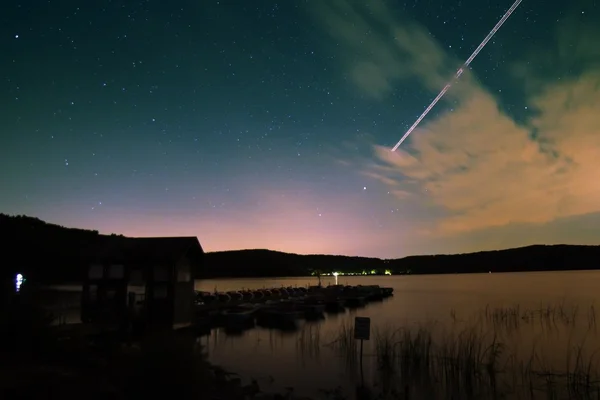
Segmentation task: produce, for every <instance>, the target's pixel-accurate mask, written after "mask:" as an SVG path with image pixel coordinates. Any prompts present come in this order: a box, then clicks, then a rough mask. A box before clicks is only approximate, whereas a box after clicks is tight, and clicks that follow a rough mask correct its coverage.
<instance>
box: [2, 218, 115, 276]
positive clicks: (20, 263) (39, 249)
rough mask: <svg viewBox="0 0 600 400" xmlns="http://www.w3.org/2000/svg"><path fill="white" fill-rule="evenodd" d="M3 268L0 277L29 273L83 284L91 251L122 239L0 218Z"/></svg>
mask: <svg viewBox="0 0 600 400" xmlns="http://www.w3.org/2000/svg"><path fill="white" fill-rule="evenodd" d="M0 237H2V242H1V243H2V256H3V261H2V264H3V267H2V268H1V271H0V273H1V274H2V275H4V276H6V275H11V276H14V274H16V273H24V272H27V273H28V276H29V277H30V278H32V279H36V280H39V281H46V282H50V281H52V282H69V281H80V280H81V273H82V271H83V270H84V269H83V268H84V267H82V265H88V264H89V261H88V259H89V253H90V252H89V249H90V248H92V247H94V246H95V245H97V244H98V243H100V242H101V241H106V240H115V239H118V238H122V237H123V236H122V235H100V234H99V233H98V231H91V230H86V229H75V228H65V227H63V226H60V225H55V224H49V223H47V222H44V221H42V220H40V219H37V218H33V217H27V216H22V215H19V216H8V215H4V214H0Z"/></svg>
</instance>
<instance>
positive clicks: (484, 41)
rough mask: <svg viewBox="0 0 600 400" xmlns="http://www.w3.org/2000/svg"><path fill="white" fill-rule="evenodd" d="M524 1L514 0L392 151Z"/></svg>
mask: <svg viewBox="0 0 600 400" xmlns="http://www.w3.org/2000/svg"><path fill="white" fill-rule="evenodd" d="M522 1H523V0H516V1H515V2H514V4H513V5H512V6H511V7H510V8H509V9H508V11H507V12H506V13H505V14H504V16H503V17H502V18H501V19H500V21H498V23H497V24H496V26H494V29H492V30H491V31H490V33H488V35H487V36H486V37H485V39H483V42H481V44H479V46H477V48H476V49H475V51H474V52H473V54H471V56H470V57H469V58H467V61H465V63H464V64H463V66H462V67H460V68H459V69H458V71H456V74H455V75H454V78H452V80H451V81H450V82H448V83H447V84H446V86H444V88H443V89H442V91H441V92H440V94H438V95H437V97H436V98H435V99H433V101H432V102H431V104H430V105H429V106H428V107H427V108H426V109H425V111H423V114H421V116H420V117H419V118H417V120H416V121H415V123H414V124H412V126H411V127H410V128H409V129H408V130H407V131H406V133H405V134H404V136H402V138H401V139H400V140H399V141H398V143H396V145H395V146H394V147H393V148H392V151H396V149H397V148H398V147H399V146H400V145H401V144H402V142H404V140H405V139H406V138H407V137H408V135H410V134H411V132H412V131H414V130H415V128H416V127H417V125H419V123H420V122H421V121H422V120H423V118H425V116H426V115H427V114H428V113H429V111H431V109H432V108H433V107H434V106H435V105H436V104H437V102H438V101H440V99H441V98H442V97H443V96H444V94H446V92H447V91H448V89H450V87H451V86H452V84H453V83H454V81H455V80H457V79H458V78H460V76H461V75H462V74H463V72H464V70H465V69H466V68H468V67H469V64H471V62H472V61H473V60H474V59H475V57H477V54H479V52H480V51H481V50H483V48H484V47H485V45H486V44H487V43H488V42H489V41H490V39H492V37H493V36H494V34H495V33H496V32H498V29H500V27H501V26H502V24H504V22H506V20H507V19H508V17H510V15H511V14H512V13H513V11H515V10H516V9H517V7H519V4H521V2H522Z"/></svg>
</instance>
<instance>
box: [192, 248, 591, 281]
mask: <svg viewBox="0 0 600 400" xmlns="http://www.w3.org/2000/svg"><path fill="white" fill-rule="evenodd" d="M206 265H207V268H206V269H205V271H204V273H203V275H204V276H206V277H215V278H216V277H223V276H232V277H233V276H236V277H242V276H245V277H251V276H302V275H308V274H310V273H314V272H321V273H331V272H334V271H337V272H344V273H362V272H363V271H365V272H367V273H370V272H371V271H372V270H375V271H376V272H377V273H380V274H381V273H384V271H386V270H388V271H390V272H391V273H392V274H412V275H417V274H453V273H488V272H527V271H562V270H586V269H587V270H589V269H600V246H573V245H554V246H545V245H535V246H528V247H521V248H516V249H508V250H498V251H483V252H478V253H469V254H454V255H433V256H409V257H404V258H400V259H394V260H381V259H378V258H366V257H346V256H329V255H298V254H288V253H280V252H275V251H269V250H240V251H224V252H216V253H207V254H206Z"/></svg>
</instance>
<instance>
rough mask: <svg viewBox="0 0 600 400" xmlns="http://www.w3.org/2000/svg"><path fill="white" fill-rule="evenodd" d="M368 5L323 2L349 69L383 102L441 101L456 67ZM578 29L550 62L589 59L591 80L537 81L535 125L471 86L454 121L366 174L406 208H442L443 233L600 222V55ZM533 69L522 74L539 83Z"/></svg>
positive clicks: (532, 98)
mask: <svg viewBox="0 0 600 400" xmlns="http://www.w3.org/2000/svg"><path fill="white" fill-rule="evenodd" d="M364 4H368V5H369V6H368V9H367V6H366V5H363V4H362V3H360V4H359V2H354V1H350V0H347V1H345V0H332V1H323V2H321V6H320V9H319V12H320V15H321V18H322V20H323V23H324V24H325V26H326V27H328V30H329V32H330V33H331V35H332V36H333V37H334V38H336V39H337V40H339V45H340V46H344V48H345V51H347V52H348V53H346V54H351V56H350V55H348V56H347V57H346V59H345V60H346V62H347V64H346V65H347V67H348V68H349V69H350V70H351V71H352V73H351V76H352V77H353V80H354V83H355V84H356V85H357V86H358V87H359V88H360V89H362V90H364V92H365V93H366V94H369V95H371V96H373V97H375V98H382V97H383V96H385V94H386V93H387V92H388V91H389V90H390V88H392V87H393V86H394V85H395V84H397V83H398V82H397V81H398V80H400V79H402V78H406V77H408V76H411V77H415V78H418V79H419V80H420V81H421V82H422V83H423V84H424V85H425V86H426V87H428V88H430V89H432V90H433V89H436V90H439V89H440V88H441V87H442V86H443V84H444V82H445V80H446V79H447V77H448V72H450V71H451V69H450V70H448V68H447V67H448V66H453V65H456V60H453V59H452V58H451V57H449V56H448V55H447V54H446V53H445V52H444V50H443V49H442V48H441V47H440V46H439V45H438V44H437V43H436V42H435V40H434V39H433V38H432V37H431V36H430V35H428V34H427V32H426V31H425V30H424V29H423V28H422V27H419V26H418V25H416V24H414V23H406V22H404V21H402V22H398V21H394V20H393V19H392V15H393V13H391V12H390V11H389V10H387V9H386V6H385V3H384V2H383V1H378V0H377V1H373V2H364ZM572 28H573V27H572V26H571V29H569V27H568V26H567V27H565V26H564V25H563V26H561V27H560V30H561V34H560V38H561V39H560V40H559V41H558V43H557V46H556V49H554V50H555V53H554V54H555V55H554V56H552V57H548V59H551V58H554V59H557V60H558V59H560V60H563V61H564V62H563V65H565V66H568V65H569V63H572V62H573V58H574V57H575V58H579V59H582V58H586V61H587V62H586V64H578V65H586V69H585V70H581V71H579V73H577V74H571V75H570V76H569V77H568V78H566V79H564V78H563V79H562V80H558V81H552V82H549V81H547V80H546V81H543V82H542V81H540V80H537V81H536V85H534V86H531V88H530V89H531V92H529V98H528V106H529V109H530V110H531V111H535V117H532V118H530V119H529V120H528V121H526V122H525V123H521V124H519V123H517V122H516V121H515V119H514V118H513V117H512V116H510V115H507V114H506V113H505V112H504V111H502V109H501V108H500V107H499V106H498V101H497V99H496V98H495V97H494V96H493V95H492V94H491V93H490V92H489V91H488V90H486V89H485V88H484V87H483V86H482V85H480V84H479V82H478V81H477V80H476V79H475V77H474V76H472V75H470V74H466V76H463V78H461V81H460V83H458V84H457V85H455V87H453V88H452V91H451V92H452V93H450V95H451V96H453V97H454V99H455V100H457V102H458V106H457V107H455V108H454V110H453V111H448V112H446V113H443V114H442V115H440V116H438V117H437V118H436V119H434V120H429V121H427V122H426V123H424V124H423V125H422V126H421V127H420V128H419V129H418V130H417V131H415V132H414V134H413V135H412V136H411V141H410V142H409V143H405V145H403V147H402V148H401V149H400V150H399V151H398V152H396V153H391V152H390V150H389V149H388V148H383V147H380V146H375V148H374V154H375V161H374V162H370V163H368V165H367V167H366V170H365V171H364V174H365V175H367V176H369V177H371V178H374V179H377V180H378V181H380V182H382V183H383V184H385V185H387V186H388V187H389V188H390V191H391V192H393V193H394V194H396V195H397V197H398V199H399V200H398V201H405V199H407V198H408V197H416V198H418V199H421V200H423V201H426V200H429V201H432V202H433V204H434V205H435V206H436V207H437V208H438V209H439V210H441V211H443V212H442V213H441V214H440V215H441V217H440V218H439V219H438V220H437V222H436V227H435V231H436V232H438V233H466V232H472V231H476V230H483V229H488V228H493V227H501V226H507V225H510V224H529V223H534V224H541V223H548V222H551V221H555V220H557V219H560V218H568V217H573V216H578V215H584V214H588V213H594V212H600V181H599V180H598V179H597V177H598V176H599V175H598V171H599V170H600V72H594V69H593V68H591V66H593V65H596V66H597V65H598V64H597V63H594V61H598V58H599V57H600V53H599V51H598V50H597V49H598V47H597V46H596V47H594V46H592V47H590V46H589V38H587V39H586V38H585V37H582V36H580V34H578V33H577V32H576V30H574V29H572ZM580 32H587V33H586V34H588V35H589V31H588V30H580ZM566 37H568V38H569V43H571V44H570V45H568V44H566V42H565V40H566V39H565V38H566ZM573 43H575V44H576V45H575V47H574V45H573ZM586 43H587V44H586ZM367 49H372V51H367ZM594 57H595V58H594ZM526 65H527V63H526V62H523V63H521V64H520V66H519V67H517V68H515V71H518V72H519V74H520V75H521V76H522V77H525V78H527V79H531V80H532V81H533V80H535V79H534V78H535V76H533V75H532V74H531V70H529V69H528V68H525V66H526ZM596 71H598V70H596ZM507 84H515V82H507ZM400 133H401V132H400ZM407 146H408V147H407Z"/></svg>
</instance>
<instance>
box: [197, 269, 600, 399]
mask: <svg viewBox="0 0 600 400" xmlns="http://www.w3.org/2000/svg"><path fill="white" fill-rule="evenodd" d="M322 283H323V285H327V284H329V283H331V284H334V283H335V282H334V278H333V277H331V278H327V279H325V278H323V279H322ZM338 283H340V284H349V285H358V284H361V285H380V286H385V287H392V288H394V296H393V297H392V298H389V299H387V300H384V301H383V302H375V303H370V304H368V305H367V306H366V307H364V308H360V309H355V310H347V311H346V312H344V313H340V314H336V315H331V314H330V315H326V318H325V320H322V321H320V322H313V323H308V322H305V323H303V324H301V325H300V326H299V328H298V330H297V331H292V332H281V331H276V330H268V329H263V328H258V327H256V328H253V329H250V330H247V331H245V332H243V333H241V334H239V333H238V334H235V335H233V334H227V333H226V332H225V331H224V330H222V329H215V330H213V332H212V333H211V335H210V336H208V337H205V338H203V339H202V342H203V344H204V345H205V348H206V351H207V353H208V357H209V359H210V360H211V361H212V362H214V363H215V364H218V365H220V366H222V367H224V368H225V369H228V370H230V371H232V372H235V373H238V374H240V375H241V376H242V377H243V378H245V379H251V378H252V379H256V380H257V381H258V383H259V384H260V385H261V387H262V388H264V389H266V390H268V391H275V390H278V391H279V390H284V389H285V388H286V387H293V388H294V392H295V393H297V394H301V395H313V396H314V395H315V394H318V393H320V390H321V389H334V388H336V387H342V388H344V389H343V391H344V392H345V393H346V394H348V395H351V396H354V388H355V387H356V386H357V384H359V383H361V382H364V385H365V386H366V387H369V388H370V389H371V390H372V391H375V392H379V391H384V392H387V393H391V392H392V391H393V390H400V391H402V390H410V391H411V393H416V396H419V394H418V393H420V396H425V397H426V398H432V399H433V398H443V396H441V395H440V394H439V393H437V392H436V393H434V392H426V391H427V390H433V389H432V386H436V385H437V384H436V385H432V381H431V379H433V380H434V381H437V382H438V383H439V381H440V380H444V381H445V382H446V385H450V386H452V387H451V388H450V389H448V390H451V391H454V392H456V391H457V390H458V391H462V392H461V393H458V395H456V394H455V395H454V398H464V397H471V395H473V393H475V394H474V395H473V396H475V397H478V395H477V394H479V396H482V395H483V394H482V393H484V392H486V391H488V390H489V388H484V387H482V386H485V385H488V384H490V382H492V386H493V391H497V392H498V393H500V394H504V395H505V396H506V397H505V398H532V397H534V398H535V397H539V398H548V396H549V394H548V393H550V392H551V391H555V392H556V393H557V396H559V397H557V398H570V397H572V396H574V394H573V393H574V391H588V392H590V393H591V392H592V391H593V395H590V396H591V397H590V398H600V397H597V396H598V395H599V394H600V392H597V388H596V387H595V384H594V383H593V382H592V381H591V380H592V378H594V377H595V376H596V375H595V374H596V371H597V368H596V367H597V366H596V360H595V358H594V352H595V351H596V350H597V349H599V348H600V340H599V339H600V335H599V334H598V333H597V332H596V321H595V317H596V310H595V308H594V305H595V304H596V303H597V301H598V300H600V291H599V290H598V289H599V288H600V272H595V271H591V272H590V271H582V272H541V273H506V274H471V275H413V276H373V277H370V276H359V277H338ZM316 284H317V279H316V278H280V279H219V280H199V281H197V282H196V289H197V290H203V291H213V290H215V288H216V289H217V290H218V291H229V290H239V289H242V288H246V289H259V288H269V287H281V286H296V285H297V286H306V285H316ZM356 316H361V317H370V318H371V340H369V341H368V342H365V345H364V354H363V366H362V369H361V367H360V362H358V361H357V359H356V358H355V357H354V356H351V355H350V356H349V354H350V353H353V352H354V351H355V349H350V350H349V349H348V346H351V345H349V344H348V343H347V342H344V343H345V344H343V343H342V342H343V341H341V339H343V338H344V337H346V339H347V336H344V335H346V334H347V331H345V330H344V329H345V328H348V327H350V328H351V327H352V325H353V321H354V317H356ZM398 329H403V330H402V331H398ZM424 338H425V339H426V340H425V339H424ZM424 343H425V344H424ZM427 343H429V344H427ZM425 349H427V350H425ZM425 351H427V356H426V357H424V358H422V359H421V358H419V357H423V354H421V353H422V352H425ZM390 354H394V357H396V356H398V357H399V358H398V359H403V360H404V364H402V363H399V362H398V363H396V364H394V365H395V366H394V367H393V368H392V367H389V368H387V367H385V366H386V365H389V364H390V363H392V362H391V361H390V359H389V358H390ZM401 354H402V357H400V355H401ZM353 357H354V358H353ZM409 358H410V359H411V360H413V361H414V360H417V359H418V360H417V361H419V363H420V366H419V367H418V370H419V371H420V372H419V374H421V375H419V376H418V380H419V381H420V380H423V385H422V386H423V387H421V388H416V389H414V390H416V392H413V388H412V386H411V385H413V383H414V382H416V381H417V376H416V375H415V374H416V373H417V372H415V371H416V369H415V368H414V365H412V364H411V365H408V362H407V361H406V360H408V359H409ZM425 359H426V360H427V362H424V361H423V360H425ZM473 359H476V361H474V362H472V360H473ZM492 359H493V361H492ZM431 360H435V361H431ZM449 360H451V361H449ZM415 362H416V361H415ZM415 362H413V364H414V363H415ZM392 364H393V363H392ZM423 364H428V365H429V366H428V367H423ZM473 364H478V366H476V367H473ZM492 364H493V365H494V367H493V369H497V370H498V374H497V377H496V375H494V377H493V378H492V377H491V375H492V374H489V376H488V375H486V374H485V373H484V372H482V369H484V370H489V369H490V368H492V367H489V368H488V366H490V365H492ZM480 367H481V368H480ZM484 367H485V368H484ZM486 368H487V369H486ZM391 370H393V371H394V372H393V373H394V374H396V375H393V377H392V379H391V381H392V382H395V383H394V384H390V376H391V375H390V374H391V372H389V371H391ZM425 370H426V371H425ZM471 370H477V371H474V372H468V373H467V372H465V371H471ZM385 371H387V372H385ZM423 371H425V372H423ZM457 371H458V372H457ZM586 371H587V372H586ZM384 372H385V373H384ZM399 373H400V374H404V376H405V378H406V377H407V376H409V375H410V374H412V375H410V384H409V383H407V384H404V383H403V384H401V387H397V386H398V382H401V380H402V379H401V377H399V375H398V374H399ZM423 374H424V375H427V379H429V380H427V379H425V378H424V377H423ZM468 374H473V376H475V378H468V379H467V378H465V376H466V375H468ZM459 375H460V377H459ZM484 375H485V376H484ZM452 379H455V380H457V381H458V380H460V381H461V382H460V384H456V385H454V386H453V383H452V382H451V381H452ZM465 379H467V380H468V382H467V383H465V382H466V381H465ZM473 380H476V381H477V384H475V383H473ZM484 381H485V382H487V383H485V385H484V383H482V382H484ZM574 382H575V383H574ZM582 382H583V383H582ZM433 383H435V382H433ZM409 386H411V387H410V388H409ZM465 386H466V389H465ZM562 386H564V388H562ZM436 387H437V386H436ZM403 388H404V389H403ZM419 390H420V392H419ZM423 390H425V392H423ZM486 393H487V392H486ZM588 394H589V393H588ZM467 395H469V396H467ZM440 396H441V397H440ZM564 396H567V397H564ZM411 397H412V396H411ZM500 397H502V396H500ZM413 398H418V397H413ZM421 398H422V397H421ZM480 398H481V397H480ZM581 398H585V397H581Z"/></svg>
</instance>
